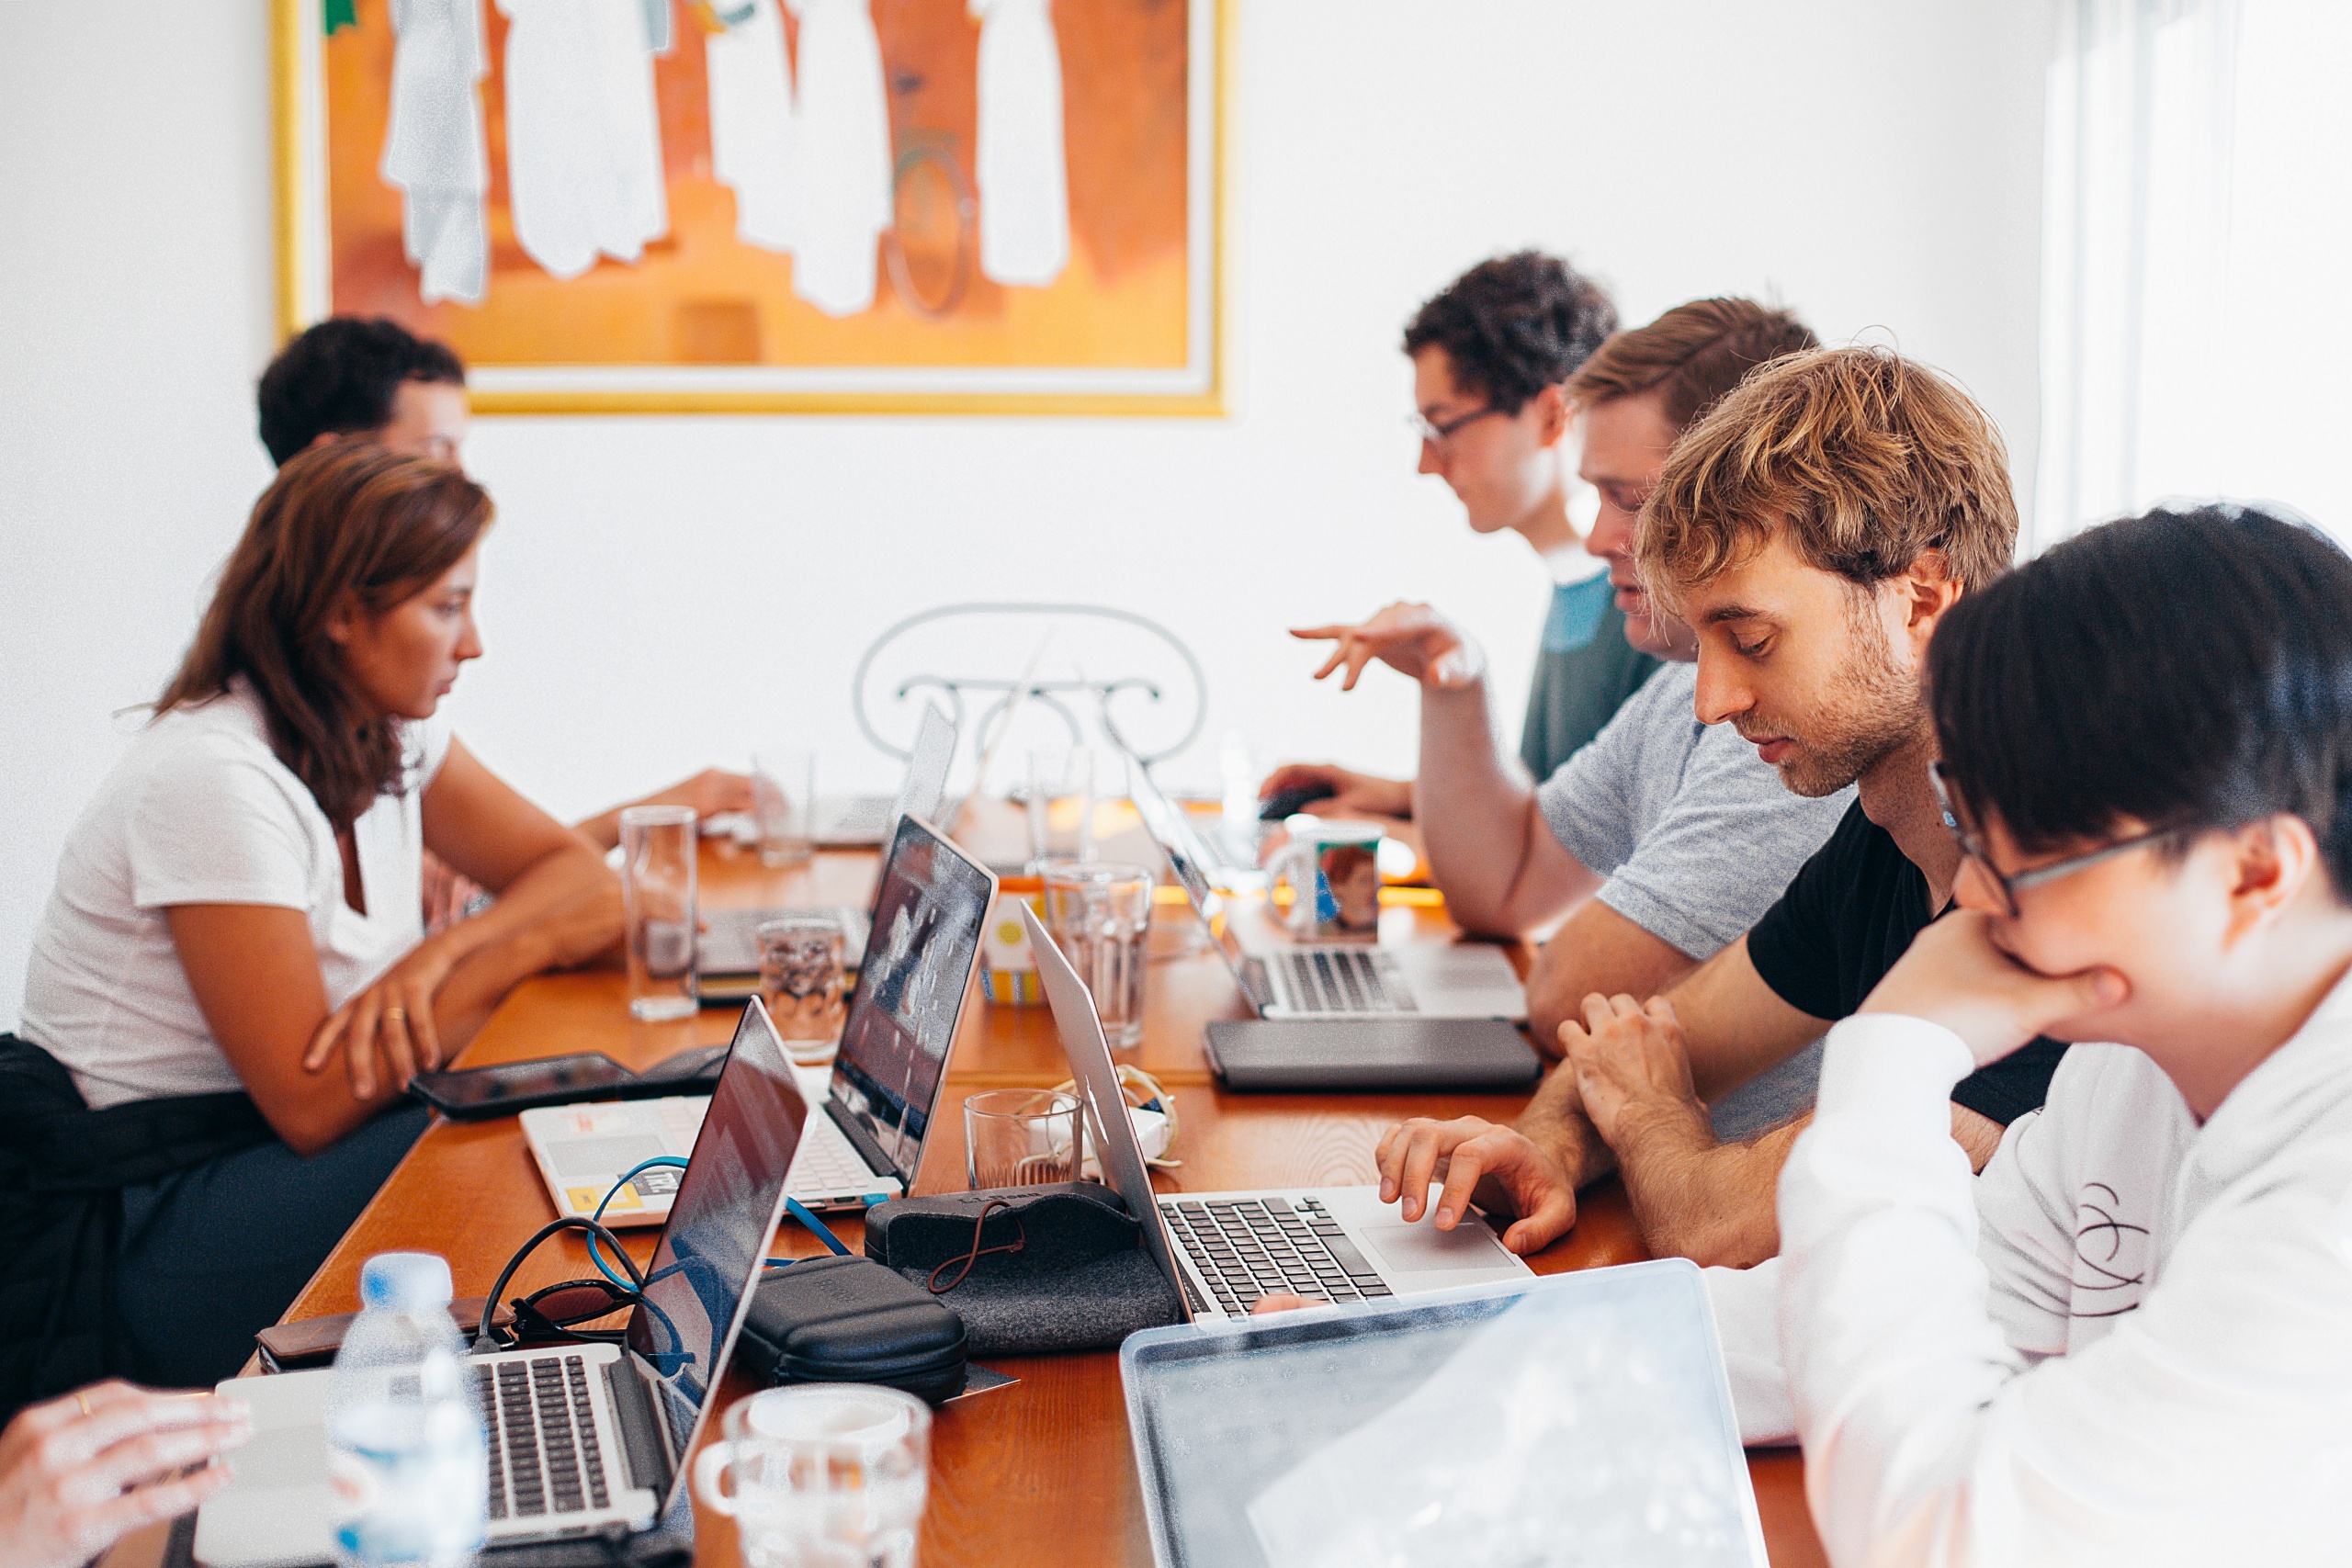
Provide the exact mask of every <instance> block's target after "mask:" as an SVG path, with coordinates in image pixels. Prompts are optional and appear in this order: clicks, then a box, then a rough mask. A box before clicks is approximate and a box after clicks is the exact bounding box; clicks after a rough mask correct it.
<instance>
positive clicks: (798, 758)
mask: <svg viewBox="0 0 2352 1568" xmlns="http://www.w3.org/2000/svg"><path fill="white" fill-rule="evenodd" d="M816 809H817V753H815V752H814V751H811V750H809V748H807V747H806V746H783V745H777V746H763V747H761V748H760V749H759V750H756V751H753V752H752V820H753V821H754V822H756V823H757V824H758V825H759V829H760V859H761V860H762V861H763V862H765V863H767V864H769V865H801V864H805V863H807V862H808V860H809V857H810V856H811V855H813V854H815V853H816V852H817V846H816V828H815V820H814V818H815V813H816Z"/></svg>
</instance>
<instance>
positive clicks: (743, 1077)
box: [628, 998, 809, 1477]
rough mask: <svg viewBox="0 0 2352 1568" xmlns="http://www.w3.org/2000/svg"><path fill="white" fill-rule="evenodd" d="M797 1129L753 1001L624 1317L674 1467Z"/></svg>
mask: <svg viewBox="0 0 2352 1568" xmlns="http://www.w3.org/2000/svg"><path fill="white" fill-rule="evenodd" d="M808 1120H809V1105H808V1102H807V1101H806V1100H803V1099H802V1098H801V1095H800V1089H799V1087H798V1086H797V1084H795V1083H794V1082H793V1078H792V1065H791V1064H790V1063H789V1062H787V1061H786V1060H785V1055H784V1046H783V1045H782V1044H781V1043H779V1042H778V1041H777V1039H776V1034H775V1026H774V1025H773V1024H771V1023H770V1022H769V1021H768V1015H767V1010H766V1009H764V1008H763V1007H762V1006H761V1005H760V1003H759V999H758V998H752V1000H751V1001H749V1002H747V1003H745V1004H744V1007H743V1016H742V1019H741V1021H739V1022H738V1023H737V1024H736V1026H735V1044H734V1048H733V1050H732V1051H731V1052H730V1053H729V1055H728V1058H727V1067H726V1070H725V1071H724V1072H722V1073H721V1074H720V1075H719V1078H718V1088H717V1089H714V1090H713V1091H712V1093H711V1097H710V1110H709V1111H707V1112H706V1113H705V1115H704V1117H703V1122H702V1132H701V1133H700V1134H698V1135H697V1136H696V1137H695V1151H694V1156H693V1157H692V1158H691V1159H689V1160H688V1161H687V1162H686V1169H685V1174H684V1178H683V1179H681V1180H680V1181H679V1183H678V1194H677V1199H676V1201H674V1202H673V1204H672V1205H671V1208H670V1223H669V1224H667V1225H666V1226H664V1227H663V1229H662V1241H661V1244H660V1245H659V1246H658V1247H655V1248H654V1249H653V1261H652V1263H651V1264H650V1266H649V1267H648V1268H647V1269H646V1271H645V1294H644V1297H643V1299H642V1300H641V1301H640V1303H639V1305H638V1306H637V1308H636V1309H635V1310H634V1311H633V1312H632V1313H630V1314H629V1320H628V1343H629V1348H631V1349H633V1350H635V1351H636V1352H637V1353H638V1354H639V1356H641V1357H643V1358H644V1359H645V1360H646V1362H647V1363H649V1364H650V1366H651V1368H652V1370H653V1371H654V1373H655V1378H654V1379H653V1380H649V1381H650V1382H652V1387H653V1399H654V1404H655V1405H656V1406H657V1407H658V1414H659V1416H660V1419H661V1422H662V1431H663V1436H664V1437H665V1438H667V1439H668V1440H669V1442H670V1444H671V1451H672V1453H673V1455H674V1456H677V1457H678V1458H679V1459H681V1460H683V1457H684V1454H685V1452H686V1450H687V1449H688V1447H689V1445H690V1444H691V1443H692V1442H693V1439H694V1435H695V1424H696V1422H697V1421H698V1420H699V1419H700V1417H701V1416H702V1412H703V1407H704V1404H705V1403H706V1401H707V1398H708V1396H709V1393H710V1385H711V1383H712V1382H714V1381H716V1379H717V1378H718V1374H719V1373H720V1372H722V1371H725V1370H726V1366H727V1356H728V1354H729V1351H730V1350H731V1349H732V1348H734V1337H735V1332H736V1330H737V1329H738V1328H739V1327H740V1326H741V1319H742V1315H743V1309H744V1308H745V1307H746V1306H747V1305H748V1304H749V1303H750V1301H751V1293H752V1292H751V1287H752V1281H753V1280H756V1279H758V1278H759V1272H760V1265H761V1261H762V1260H763V1258H765V1257H766V1256H767V1246H768V1236H769V1235H770V1234H771V1233H773V1232H774V1231H775V1223H776V1218H777V1216H778V1214H779V1213H781V1212H782V1210H783V1208H784V1184H785V1178H786V1176H788V1175H789V1174H790V1173H791V1170H792V1156H793V1154H794V1152H795V1151H796V1150H797V1149H798V1148H799V1146H800V1132H801V1129H802V1127H803V1126H804V1125H805V1124H806V1123H807V1122H808ZM679 1473H680V1475H681V1477H683V1475H684V1468H683V1464H681V1467H680V1471H679Z"/></svg>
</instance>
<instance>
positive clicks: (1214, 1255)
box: [1159, 1198, 1396, 1317]
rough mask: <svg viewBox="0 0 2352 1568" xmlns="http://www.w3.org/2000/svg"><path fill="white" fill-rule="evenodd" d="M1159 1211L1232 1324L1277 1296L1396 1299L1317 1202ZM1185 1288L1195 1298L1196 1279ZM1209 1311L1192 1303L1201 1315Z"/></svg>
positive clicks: (1175, 1205)
mask: <svg viewBox="0 0 2352 1568" xmlns="http://www.w3.org/2000/svg"><path fill="white" fill-rule="evenodd" d="M1159 1208H1160V1213H1163V1214H1164V1215H1166V1216H1167V1219H1168V1228H1169V1229H1170V1231H1171V1232H1173V1233H1174V1234H1175V1236H1176V1240H1177V1243H1178V1244H1179V1245H1180V1246H1181V1247H1182V1248H1183V1250H1184V1253H1185V1255H1186V1256H1187V1257H1189V1258H1192V1260H1193V1264H1194V1265H1195V1266H1196V1267H1198V1268H1199V1269H1200V1271H1201V1277H1202V1278H1203V1279H1204V1280H1207V1281H1208V1285H1209V1290H1210V1292H1212V1293H1213V1294H1214V1295H1215V1296H1216V1304H1217V1305H1219V1306H1221V1307H1223V1308H1224V1309H1225V1311H1226V1314H1227V1316H1229V1317H1241V1316H1244V1315H1246V1314H1248V1312H1249V1310H1250V1303H1253V1302H1255V1301H1256V1300H1257V1299H1258V1298H1259V1297H1260V1296H1262V1295H1265V1294H1267V1293H1269V1292H1274V1291H1292V1292H1296V1293H1297V1294H1299V1295H1302V1296H1312V1297H1314V1298H1315V1299H1316V1300H1317V1301H1326V1302H1361V1301H1368V1300H1376V1299H1378V1298H1380V1297H1382V1296H1388V1295H1394V1294H1395V1293H1396V1292H1393V1291H1391V1290H1390V1289H1389V1288H1388V1287H1387V1286H1386V1285H1384V1284H1382V1283H1381V1282H1380V1276H1379V1275H1378V1274H1377V1273H1376V1272H1374V1269H1373V1267H1372V1264H1371V1263H1370V1261H1368V1260H1367V1259H1366V1258H1364V1255H1363V1253H1361V1252H1359V1251H1357V1250H1356V1247H1355V1244H1354V1243H1353V1242H1351V1241H1350V1240H1349V1239H1348V1237H1347V1233H1346V1232H1344V1231H1342V1230H1341V1229H1340V1222H1339V1221H1337V1220H1335V1219H1333V1218H1332V1217H1331V1212H1330V1211H1329V1209H1326V1208H1325V1207H1324V1206H1323V1205H1322V1203H1321V1201H1318V1200H1317V1199H1314V1198H1301V1199H1299V1200H1298V1201H1296V1202H1295V1203H1293V1202H1292V1201H1291V1200H1289V1199H1287V1198H1238V1199H1231V1200H1216V1201H1204V1200H1202V1199H1197V1198H1162V1199H1161V1200H1160V1201H1159ZM1185 1288H1186V1293H1187V1294H1188V1295H1192V1294H1195V1292H1193V1290H1192V1283H1191V1281H1190V1280H1187V1281H1185ZM1202 1305H1203V1303H1201V1302H1200V1301H1199V1300H1197V1299H1195V1300H1194V1301H1193V1310H1195V1311H1198V1310H1199V1309H1200V1308H1201V1306H1202Z"/></svg>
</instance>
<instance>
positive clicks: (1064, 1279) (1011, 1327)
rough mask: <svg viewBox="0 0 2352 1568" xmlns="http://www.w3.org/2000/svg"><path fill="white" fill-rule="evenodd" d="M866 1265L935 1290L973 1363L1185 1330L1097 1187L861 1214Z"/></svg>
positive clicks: (954, 1196) (1111, 1197) (1127, 1223)
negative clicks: (1139, 1333) (958, 1323)
mask: <svg viewBox="0 0 2352 1568" xmlns="http://www.w3.org/2000/svg"><path fill="white" fill-rule="evenodd" d="M984 1214H985V1217H983V1215H984ZM865 1255H866V1256H867V1257H868V1258H876V1259H878V1260H879V1261H881V1262H884V1263H887V1264H888V1265H889V1266H890V1268H891V1269H894V1270H896V1271H897V1272H898V1273H899V1275H901V1276H903V1277H904V1278H905V1279H906V1280H909V1281H910V1283H913V1284H915V1285H916V1286H918V1287H920V1288H922V1289H924V1290H926V1291H929V1290H930V1289H932V1288H933V1287H936V1288H938V1290H939V1292H940V1295H941V1299H942V1300H944V1301H946V1302H947V1303H950V1304H952V1305H953V1306H954V1307H955V1309H956V1313H957V1314H958V1315H960V1316H961V1317H962V1318H963V1320H964V1327H965V1331H966V1333H967V1335H968V1336H969V1339H970V1344H971V1349H972V1354H974V1355H976V1356H1005V1355H1035V1354H1039V1353H1046V1352H1053V1351H1062V1350H1107V1349H1114V1348H1116V1347H1117V1346H1118V1345H1119V1343H1120V1341H1122V1340H1124V1339H1125V1338H1126V1337H1127V1336H1128V1335H1130V1334H1133V1333H1135V1332H1136V1330H1137V1329H1142V1328H1159V1327H1164V1326H1165V1325H1169V1324H1171V1323H1182V1321H1183V1320H1184V1313H1183V1303H1182V1301H1180V1300H1179V1299H1178V1297H1177V1294H1176V1291H1175V1287H1174V1286H1172V1285H1170V1283H1169V1282H1168V1277H1167V1276H1166V1275H1164V1274H1162V1273H1161V1272H1160V1271H1159V1265H1158V1264H1156V1263H1154V1262H1153V1261H1152V1259H1151V1254H1150V1253H1148V1252H1147V1251H1146V1250H1144V1247H1143V1227H1142V1225H1141V1224H1138V1223H1137V1222H1136V1218H1135V1216H1134V1215H1132V1214H1130V1213H1127V1208H1126V1205H1125V1203H1123V1202H1121V1201H1120V1200H1119V1195H1118V1193H1116V1192H1115V1191H1114V1190H1111V1189H1110V1188H1108V1187H1105V1186H1103V1185H1102V1184H1100V1183H1099V1182H1092V1181H1065V1182H1055V1183H1050V1184H1048V1185H1045V1186H1039V1187H1003V1188H993V1189H989V1190H984V1191H978V1192H950V1193H944V1194H942V1195H941V1196H939V1197H936V1198H897V1199H893V1200H891V1201H889V1202H887V1203H880V1204H876V1206H875V1207H873V1208H871V1209H868V1210H867V1211H866V1212H865Z"/></svg>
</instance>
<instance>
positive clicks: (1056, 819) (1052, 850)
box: [1026, 746, 1094, 865]
mask: <svg viewBox="0 0 2352 1568" xmlns="http://www.w3.org/2000/svg"><path fill="white" fill-rule="evenodd" d="M1027 788H1028V794H1027V796H1026V799H1027V803H1028V807H1029V863H1030V864H1031V865H1041V864H1043V863H1045V862H1046V861H1047V860H1049V859H1056V858H1060V859H1068V860H1091V859H1092V858H1093V855H1094V753H1093V752H1091V751H1090V750H1087V749H1086V748H1085V747H1083V746H1052V747H1041V748H1039V749H1037V750H1033V751H1031V752H1030V753H1029V781H1028V786H1027Z"/></svg>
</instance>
